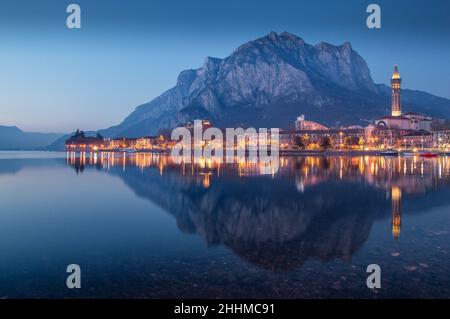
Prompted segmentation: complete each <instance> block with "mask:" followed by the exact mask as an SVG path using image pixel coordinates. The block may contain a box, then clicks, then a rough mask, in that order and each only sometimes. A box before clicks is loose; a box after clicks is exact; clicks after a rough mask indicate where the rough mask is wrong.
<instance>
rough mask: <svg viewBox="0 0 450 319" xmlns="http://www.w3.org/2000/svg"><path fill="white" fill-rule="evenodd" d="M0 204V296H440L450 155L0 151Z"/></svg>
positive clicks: (447, 241) (446, 269) (444, 279)
mask: <svg viewBox="0 0 450 319" xmlns="http://www.w3.org/2000/svg"><path fill="white" fill-rule="evenodd" d="M0 205H1V206H0V207H1V208H0V251H1V252H2V254H1V257H0V297H1V298H80V297H83V298H85V297H86V298H93V297H98V298H432V297H433V298H450V258H449V257H450V256H449V254H450V158H449V157H438V158H432V159H425V158H420V157H372V156H332V157H322V156H302V157H294V156H292V157H282V158H280V168H279V171H278V172H277V173H274V174H271V175H261V174H260V170H259V168H258V165H257V164H253V163H248V162H245V161H240V162H237V163H235V164H218V163H211V162H208V161H199V162H198V163H196V164H185V165H176V164H174V163H173V162H172V161H171V158H170V156H166V155H161V154H144V153H142V154H141V153H138V154H122V153H98V154H97V153H93V154H89V153H88V154H81V155H80V154H74V153H39V152H0ZM69 264H78V265H80V267H81V273H82V275H81V278H82V279H81V281H82V287H81V289H68V288H67V287H66V278H67V276H68V274H67V273H66V267H67V265H69ZM369 264H378V265H380V267H381V288H380V289H376V290H373V289H368V288H367V285H366V278H367V276H368V274H367V273H366V268H367V266H368V265H369Z"/></svg>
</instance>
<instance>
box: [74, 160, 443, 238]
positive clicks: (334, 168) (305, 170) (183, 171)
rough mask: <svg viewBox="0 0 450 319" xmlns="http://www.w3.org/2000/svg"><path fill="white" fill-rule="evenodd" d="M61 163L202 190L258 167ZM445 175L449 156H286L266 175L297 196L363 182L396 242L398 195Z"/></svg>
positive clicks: (250, 174) (254, 173)
mask: <svg viewBox="0 0 450 319" xmlns="http://www.w3.org/2000/svg"><path fill="white" fill-rule="evenodd" d="M66 160H67V164H68V165H69V166H71V167H73V168H74V169H75V170H76V172H77V173H82V172H83V171H84V169H85V168H86V167H89V166H91V167H96V168H97V169H99V170H110V169H112V168H116V167H117V168H119V169H121V170H123V171H126V170H128V169H131V170H136V169H138V172H140V173H142V174H143V173H144V172H145V171H146V170H152V169H153V170H156V171H157V172H158V173H159V175H161V176H163V175H165V174H166V173H169V172H170V174H176V175H177V176H178V178H179V179H186V181H188V182H191V181H194V182H195V183H196V184H197V185H198V187H200V188H203V189H209V188H211V187H213V186H214V183H215V181H218V180H219V179H220V178H222V177H224V176H226V177H231V178H238V179H239V178H241V179H246V178H255V177H258V176H260V175H261V169H260V166H261V165H263V164H262V163H258V162H257V161H251V160H249V159H248V158H245V157H235V158H234V163H232V164H230V163H224V162H222V161H220V160H212V159H207V158H195V159H194V160H192V161H190V162H191V163H181V164H176V163H174V161H172V159H171V156H169V155H166V154H159V153H124V152H121V153H114V152H92V153H90V152H80V153H76V152H67V155H66ZM171 176H172V175H171ZM266 176H267V175H266ZM449 177H450V162H449V158H448V157H436V158H421V157H417V156H416V157H398V156H397V157H381V156H353V157H352V156H329V157H325V156H300V157H295V156H288V157H281V158H280V159H279V170H278V171H277V172H276V173H275V172H273V174H272V175H269V176H268V178H276V179H277V181H278V182H280V183H281V182H286V181H287V182H288V183H292V184H291V185H292V187H294V190H295V189H296V190H297V192H299V193H305V192H306V191H307V190H308V188H312V187H315V186H317V185H319V184H324V183H327V182H329V181H339V183H343V182H349V183H354V184H364V185H370V186H371V187H374V188H375V189H379V190H381V191H383V192H385V193H386V199H389V200H390V201H391V210H392V236H393V237H394V238H395V239H398V238H399V236H400V227H401V215H402V205H401V204H402V203H401V202H402V196H407V195H412V194H425V193H426V192H427V191H428V190H433V189H435V188H437V187H439V185H444V184H445V183H447V181H448V178H449Z"/></svg>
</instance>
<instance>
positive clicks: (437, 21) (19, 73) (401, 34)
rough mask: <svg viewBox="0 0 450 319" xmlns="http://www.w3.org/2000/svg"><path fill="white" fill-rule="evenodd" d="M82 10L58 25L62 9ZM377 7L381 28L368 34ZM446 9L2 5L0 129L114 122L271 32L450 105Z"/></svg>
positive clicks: (402, 1)
mask: <svg viewBox="0 0 450 319" xmlns="http://www.w3.org/2000/svg"><path fill="white" fill-rule="evenodd" d="M70 3H77V4H79V5H80V6H81V10H82V28H81V30H69V29H67V28H66V17H67V15H68V14H67V13H66V12H65V11H66V7H67V5H68V4H70ZM370 3H377V4H379V5H380V6H381V10H382V28H381V29H379V30H369V29H368V28H367V27H366V22H365V21H366V18H367V16H368V14H367V13H366V7H367V5H368V4H370ZM449 16H450V1H448V0H427V1H425V0H416V1H415V0H396V1H390V0H383V1H381V0H370V1H365V0H347V1H337V0H334V1H332V0H328V1H326V0H314V1H301V0H295V1H294V0H289V1H287V0H276V1H275V0H271V1H266V0H226V1H218V0H190V1H184V0H177V1H175V0H147V1H144V0H142V1H141V0H129V1H121V0H69V1H65V0H39V1H33V0H28V1H25V0H0V125H17V126H18V127H20V128H22V129H24V130H26V131H41V132H71V131H73V130H75V129H77V128H81V129H84V130H96V129H101V128H106V127H109V126H111V125H115V124H118V123H119V122H120V121H122V120H123V118H124V117H125V116H126V115H128V114H129V113H130V112H131V111H132V110H133V109H134V108H135V107H136V106H137V105H139V104H142V103H145V102H148V101H149V100H151V99H153V98H154V97H156V96H158V95H160V94H161V93H163V92H164V91H165V90H167V89H169V88H170V87H172V86H173V85H175V83H176V79H177V76H178V73H179V72H180V71H182V70H184V69H195V68H198V67H200V66H201V65H202V64H203V60H204V58H205V57H206V56H213V57H220V58H224V57H226V56H227V55H229V54H230V53H231V52H232V51H233V50H234V49H235V48H236V47H238V46H239V45H241V44H243V43H244V42H247V41H249V40H253V39H255V38H257V37H259V36H263V35H265V34H267V33H269V32H270V31H276V32H282V31H288V32H291V33H294V34H296V35H298V36H300V37H302V38H303V39H304V40H305V41H306V42H308V43H311V44H315V43H318V42H320V41H325V42H329V43H332V44H342V43H343V42H346V41H349V42H351V43H352V46H353V49H355V50H356V51H358V53H359V54H360V55H361V56H362V57H363V58H364V59H365V60H366V61H367V63H368V65H369V68H370V70H371V73H372V77H373V79H374V81H375V82H377V83H386V84H388V82H389V78H390V75H391V73H392V68H393V65H394V64H398V65H399V69H400V73H401V75H402V77H403V87H405V88H410V89H418V90H423V91H427V92H430V93H433V94H436V95H439V96H443V97H447V98H450V89H449V88H450V59H449V56H450V19H449Z"/></svg>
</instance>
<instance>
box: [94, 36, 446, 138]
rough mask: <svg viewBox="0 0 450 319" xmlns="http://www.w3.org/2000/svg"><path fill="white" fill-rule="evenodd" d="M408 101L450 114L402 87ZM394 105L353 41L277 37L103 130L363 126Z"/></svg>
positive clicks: (185, 80) (218, 62)
mask: <svg viewBox="0 0 450 319" xmlns="http://www.w3.org/2000/svg"><path fill="white" fill-rule="evenodd" d="M403 99H404V101H405V103H404V109H405V110H415V111H418V112H425V111H426V112H427V113H430V115H432V116H437V117H450V100H448V99H444V98H438V97H435V96H433V95H427V93H425V92H420V91H411V90H403ZM431 102H432V103H431ZM429 103H431V105H432V107H429V106H428V105H429ZM389 105H390V92H387V90H386V88H385V87H383V85H380V84H376V83H374V82H373V80H372V78H371V75H370V70H369V67H368V65H367V63H366V62H365V60H364V59H363V58H362V57H361V56H360V55H359V54H358V52H357V51H355V50H353V48H352V46H351V44H350V42H345V43H343V44H341V45H337V46H335V45H332V44H329V43H326V42H320V43H318V44H315V45H311V44H308V43H306V42H305V41H304V40H303V39H302V38H300V37H298V36H296V35H294V34H291V33H288V32H282V33H280V34H277V33H275V32H271V33H269V34H268V35H266V36H263V37H260V38H258V39H256V40H253V41H249V42H247V43H244V44H242V45H241V46H239V47H238V48H237V49H235V50H234V51H233V52H232V53H231V54H230V55H229V56H228V57H225V58H223V59H221V58H214V57H207V58H206V59H205V61H204V63H203V65H202V66H201V67H200V68H198V69H189V70H184V71H182V72H180V74H179V76H178V78H177V83H176V85H175V86H174V87H172V88H171V89H169V90H167V91H165V92H164V93H163V94H161V95H160V96H158V97H156V98H155V99H153V100H151V101H150V102H148V103H144V104H142V105H140V106H138V107H136V109H135V110H134V111H133V112H132V113H131V114H130V115H128V116H127V117H126V118H125V119H124V120H123V121H122V122H121V123H120V124H118V125H116V126H113V127H110V128H108V129H105V130H100V133H101V134H102V135H104V136H109V137H117V136H125V137H138V136H143V135H152V134H155V133H157V132H158V131H159V130H161V129H165V128H173V127H175V126H178V125H180V124H182V123H183V122H185V121H187V120H193V119H195V118H209V119H211V120H213V122H214V123H215V125H217V126H236V125H244V126H257V127H287V126H291V125H292V123H293V122H294V120H295V118H296V116H298V115H299V114H306V116H307V117H308V118H309V119H311V120H315V121H318V122H321V123H323V124H325V125H338V124H358V123H362V122H368V121H370V120H373V119H375V118H376V117H378V116H382V115H384V114H386V112H387V111H388V110H389Z"/></svg>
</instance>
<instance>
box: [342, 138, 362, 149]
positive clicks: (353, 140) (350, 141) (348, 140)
mask: <svg viewBox="0 0 450 319" xmlns="http://www.w3.org/2000/svg"><path fill="white" fill-rule="evenodd" d="M344 143H345V145H346V146H348V147H352V146H356V145H358V144H359V138H358V137H356V136H347V137H346V138H345V140H344Z"/></svg>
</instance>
